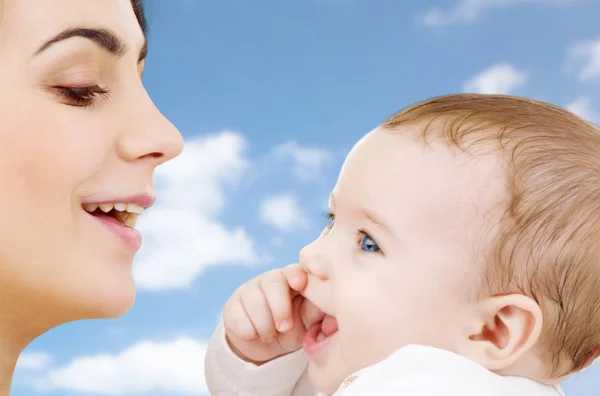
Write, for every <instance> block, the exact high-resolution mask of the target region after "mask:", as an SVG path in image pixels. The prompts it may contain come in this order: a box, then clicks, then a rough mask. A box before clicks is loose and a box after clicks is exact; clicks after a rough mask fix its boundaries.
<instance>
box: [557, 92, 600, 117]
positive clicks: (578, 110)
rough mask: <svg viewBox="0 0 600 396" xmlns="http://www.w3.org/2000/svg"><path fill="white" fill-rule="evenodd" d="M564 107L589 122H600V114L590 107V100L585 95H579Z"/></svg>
mask: <svg viewBox="0 0 600 396" xmlns="http://www.w3.org/2000/svg"><path fill="white" fill-rule="evenodd" d="M565 108H566V109H567V110H569V111H572V112H573V113H575V114H577V115H578V116H580V117H581V118H585V119H586V120H588V121H590V122H593V123H600V114H598V112H596V111H595V110H594V109H593V108H592V101H591V99H590V98H589V97H587V96H580V97H579V98H577V99H575V100H574V101H572V102H571V103H569V104H568V105H566V106H565Z"/></svg>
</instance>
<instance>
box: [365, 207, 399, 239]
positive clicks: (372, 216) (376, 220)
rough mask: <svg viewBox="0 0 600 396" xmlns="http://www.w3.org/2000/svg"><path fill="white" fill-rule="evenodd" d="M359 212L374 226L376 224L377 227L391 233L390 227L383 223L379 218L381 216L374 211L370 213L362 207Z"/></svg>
mask: <svg viewBox="0 0 600 396" xmlns="http://www.w3.org/2000/svg"><path fill="white" fill-rule="evenodd" d="M360 214H361V215H363V216H364V217H366V218H367V219H368V220H369V221H370V222H371V223H373V224H375V225H376V226H378V227H379V228H381V229H383V230H384V231H386V232H388V233H390V234H391V233H392V231H391V230H390V228H389V227H388V226H387V225H386V224H385V222H384V221H383V220H382V219H381V217H379V216H377V215H375V214H374V213H372V212H370V211H368V210H366V209H364V208H363V209H361V210H360Z"/></svg>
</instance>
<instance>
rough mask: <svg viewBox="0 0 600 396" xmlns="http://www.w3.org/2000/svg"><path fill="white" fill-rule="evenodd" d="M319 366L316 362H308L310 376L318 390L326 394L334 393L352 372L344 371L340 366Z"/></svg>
mask: <svg viewBox="0 0 600 396" xmlns="http://www.w3.org/2000/svg"><path fill="white" fill-rule="evenodd" d="M327 366H328V367H319V366H317V365H316V364H315V363H314V362H309V364H308V378H309V379H310V382H311V384H312V385H313V386H314V387H315V389H316V390H317V391H318V392H321V393H324V394H326V395H331V394H334V393H335V392H336V391H337V390H338V388H339V387H340V385H341V384H342V382H344V380H345V379H346V378H347V377H348V376H350V375H351V374H352V373H344V372H343V370H341V369H340V367H331V366H332V364H331V363H330V364H328V365H327Z"/></svg>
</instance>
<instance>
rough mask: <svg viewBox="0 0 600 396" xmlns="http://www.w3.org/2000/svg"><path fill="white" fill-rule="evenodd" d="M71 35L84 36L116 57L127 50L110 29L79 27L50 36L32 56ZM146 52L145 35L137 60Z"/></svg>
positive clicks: (144, 55)
mask: <svg viewBox="0 0 600 396" xmlns="http://www.w3.org/2000/svg"><path fill="white" fill-rule="evenodd" d="M73 37H83V38H86V39H88V40H90V41H92V42H94V44H96V45H98V46H99V47H100V48H102V49H103V50H105V51H107V52H108V53H110V54H111V55H113V56H116V57H118V58H120V57H122V56H123V55H125V53H126V52H127V51H128V47H127V44H125V42H124V41H123V40H122V39H121V38H120V37H119V36H118V35H117V34H116V33H115V32H113V31H112V30H109V29H96V28H81V27H79V28H70V29H65V30H63V31H62V32H60V33H58V34H57V35H56V36H54V37H52V38H51V39H50V40H48V41H46V42H45V43H44V44H42V46H40V48H39V49H38V50H37V51H36V52H35V53H34V56H37V55H39V54H40V53H42V52H44V51H45V50H47V49H48V48H50V47H51V46H53V45H54V44H56V43H59V42H61V41H64V40H68V39H70V38H73ZM147 54H148V41H147V39H146V37H144V44H143V46H142V48H141V50H140V54H139V57H138V62H141V61H143V60H144V59H145V58H146V55H147Z"/></svg>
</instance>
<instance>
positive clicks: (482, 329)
mask: <svg viewBox="0 0 600 396" xmlns="http://www.w3.org/2000/svg"><path fill="white" fill-rule="evenodd" d="M477 318H478V319H477V323H475V324H474V326H473V329H472V331H471V332H470V333H471V334H469V340H468V342H467V345H466V350H464V351H463V352H464V354H465V355H466V356H467V357H469V358H471V359H472V360H475V361H476V362H478V363H479V364H481V365H482V366H484V367H486V368H487V369H488V370H491V371H499V370H503V369H505V368H507V367H509V366H511V365H513V364H514V363H515V362H516V361H517V360H518V359H519V358H520V357H522V356H523V354H524V353H526V352H527V351H529V350H530V349H531V348H532V347H533V346H534V345H535V343H536V342H537V341H538V339H539V337H540V334H541V332H542V319H543V318H542V310H541V308H540V306H539V305H538V304H537V303H536V302H535V301H534V300H533V299H531V298H529V297H527V296H524V295H520V294H511V295H507V296H497V297H491V298H489V299H487V300H485V301H482V302H481V304H480V305H479V309H478V314H477Z"/></svg>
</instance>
